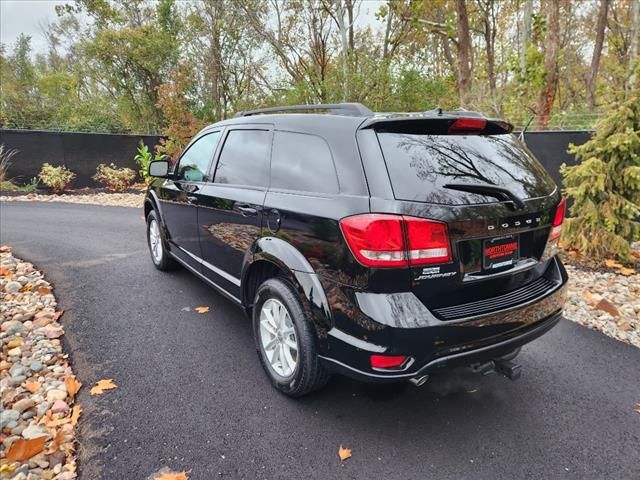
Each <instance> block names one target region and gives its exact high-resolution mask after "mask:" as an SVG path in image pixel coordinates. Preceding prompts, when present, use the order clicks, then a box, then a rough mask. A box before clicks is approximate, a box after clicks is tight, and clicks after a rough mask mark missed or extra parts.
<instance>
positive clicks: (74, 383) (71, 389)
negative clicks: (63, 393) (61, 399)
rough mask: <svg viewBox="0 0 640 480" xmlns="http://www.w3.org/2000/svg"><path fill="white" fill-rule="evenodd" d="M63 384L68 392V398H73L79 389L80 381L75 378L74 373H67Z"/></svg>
mask: <svg viewBox="0 0 640 480" xmlns="http://www.w3.org/2000/svg"><path fill="white" fill-rule="evenodd" d="M64 385H65V386H66V387H67V393H68V394H69V398H70V399H71V400H73V397H75V396H76V393H78V390H80V387H81V386H82V383H80V382H79V381H78V380H77V379H76V376H75V375H69V376H68V377H65V379H64Z"/></svg>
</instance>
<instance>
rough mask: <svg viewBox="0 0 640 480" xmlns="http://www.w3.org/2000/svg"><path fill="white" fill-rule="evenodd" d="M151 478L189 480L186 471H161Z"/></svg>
mask: <svg viewBox="0 0 640 480" xmlns="http://www.w3.org/2000/svg"><path fill="white" fill-rule="evenodd" d="M153 480H189V477H188V476H187V472H171V471H163V472H161V473H160V474H159V475H156V476H155V477H153Z"/></svg>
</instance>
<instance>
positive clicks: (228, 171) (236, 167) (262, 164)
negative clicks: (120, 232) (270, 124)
mask: <svg viewBox="0 0 640 480" xmlns="http://www.w3.org/2000/svg"><path fill="white" fill-rule="evenodd" d="M270 150H271V132H269V131H268V130H231V131H230V132H229V135H227V139H226V140H225V142H224V146H223V147H222V152H221V153H220V159H219V160H218V166H217V167H216V174H215V177H214V180H213V181H214V182H215V183H225V184H232V185H248V186H251V187H263V188H266V187H267V184H268V182H269V170H268V159H269V151H270Z"/></svg>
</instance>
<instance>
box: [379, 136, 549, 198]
mask: <svg viewBox="0 0 640 480" xmlns="http://www.w3.org/2000/svg"><path fill="white" fill-rule="evenodd" d="M378 139H379V141H380V146H381V147H382V152H383V154H384V158H385V162H386V164H387V170H388V171H389V176H390V178H391V184H392V187H393V191H394V195H395V197H396V198H397V199H399V200H410V201H419V202H429V203H438V204H445V205H468V204H476V203H490V202H496V201H498V200H496V198H494V197H490V196H485V195H482V194H479V193H470V192H464V191H457V190H451V189H448V188H443V187H444V185H446V184H448V183H457V184H471V185H478V184H491V185H497V186H500V187H504V188H508V189H509V190H510V191H511V192H512V193H513V194H515V195H516V196H518V197H519V198H521V199H523V200H524V199H527V198H535V197H541V196H545V195H549V194H551V193H552V192H553V190H554V188H555V184H554V183H553V180H552V179H551V177H550V176H549V174H548V173H547V172H546V171H545V169H544V167H543V166H542V165H541V164H540V163H539V162H538V161H537V160H536V159H535V157H534V156H533V155H532V154H531V152H529V150H528V149H527V148H526V147H525V146H524V145H522V143H521V142H520V141H519V140H518V139H517V138H516V137H515V136H514V135H511V134H504V135H420V134H408V133H383V132H380V133H378Z"/></svg>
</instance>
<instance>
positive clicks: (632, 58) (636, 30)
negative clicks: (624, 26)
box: [625, 0, 640, 98]
mask: <svg viewBox="0 0 640 480" xmlns="http://www.w3.org/2000/svg"><path fill="white" fill-rule="evenodd" d="M631 1H632V2H633V3H632V5H631V48H630V49H629V81H628V82H627V89H626V92H625V97H626V98H628V97H629V95H630V92H631V91H632V90H633V89H634V88H635V87H636V82H637V80H638V73H637V72H638V64H639V63H640V55H639V52H638V42H640V38H639V37H640V0H631Z"/></svg>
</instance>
